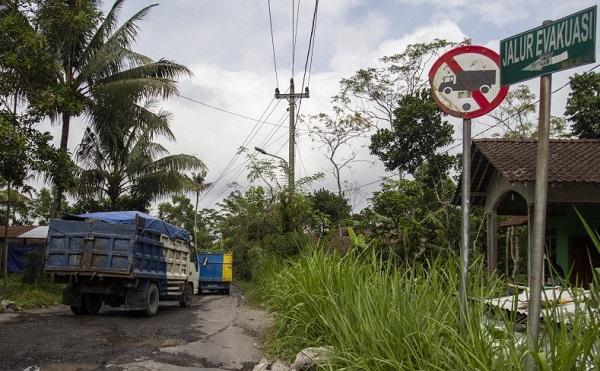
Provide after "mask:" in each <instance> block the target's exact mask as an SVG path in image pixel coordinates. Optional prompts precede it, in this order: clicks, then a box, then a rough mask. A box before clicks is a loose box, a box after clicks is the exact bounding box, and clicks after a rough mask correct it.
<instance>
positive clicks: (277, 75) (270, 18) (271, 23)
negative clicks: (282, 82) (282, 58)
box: [267, 0, 279, 89]
mask: <svg viewBox="0 0 600 371" xmlns="http://www.w3.org/2000/svg"><path fill="white" fill-rule="evenodd" d="M267 5H268V7H269V28H270V29H271V46H272V47H273V68H274V69H275V83H276V84H277V89H279V74H278V73H277V58H276V57H275V38H274V37H273V16H272V14H271V0H267Z"/></svg>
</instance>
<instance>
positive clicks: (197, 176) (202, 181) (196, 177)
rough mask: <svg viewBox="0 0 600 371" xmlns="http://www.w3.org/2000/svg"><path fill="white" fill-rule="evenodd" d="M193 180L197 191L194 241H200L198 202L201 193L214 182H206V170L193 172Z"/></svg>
mask: <svg viewBox="0 0 600 371" xmlns="http://www.w3.org/2000/svg"><path fill="white" fill-rule="evenodd" d="M192 182H193V183H194V192H195V193H196V207H195V208H194V242H195V243H197V242H198V202H199V201H200V193H202V192H204V191H205V190H206V189H207V188H208V187H210V185H211V184H212V183H206V170H203V171H200V172H198V173H192Z"/></svg>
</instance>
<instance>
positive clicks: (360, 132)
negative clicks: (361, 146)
mask: <svg viewBox="0 0 600 371" xmlns="http://www.w3.org/2000/svg"><path fill="white" fill-rule="evenodd" d="M313 122H314V124H313ZM310 124H311V125H310V127H309V131H310V136H311V137H312V140H313V142H319V143H320V144H321V146H322V147H323V148H325V153H324V156H325V158H326V159H327V161H329V163H330V164H331V173H332V174H333V177H334V178H335V181H336V185H337V190H338V195H339V196H343V190H342V174H341V173H342V171H343V170H344V169H346V168H350V167H351V166H352V164H353V163H355V162H358V161H360V160H359V159H357V154H356V151H354V149H353V148H355V146H353V145H352V144H353V143H354V141H355V139H358V138H360V137H364V136H365V135H366V133H367V131H368V130H369V129H370V127H371V125H370V123H369V121H368V120H365V119H364V118H363V117H362V115H361V114H359V113H354V114H344V113H343V112H342V110H341V109H340V108H337V107H334V116H330V115H327V114H325V113H320V114H318V115H314V116H311V117H310ZM344 151H346V153H345V154H344V153H343V152H344Z"/></svg>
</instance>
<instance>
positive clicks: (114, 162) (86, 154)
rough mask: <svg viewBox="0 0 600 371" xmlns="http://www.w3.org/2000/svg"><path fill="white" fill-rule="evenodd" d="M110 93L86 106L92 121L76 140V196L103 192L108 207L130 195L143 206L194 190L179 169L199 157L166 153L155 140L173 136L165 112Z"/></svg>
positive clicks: (126, 202)
mask: <svg viewBox="0 0 600 371" xmlns="http://www.w3.org/2000/svg"><path fill="white" fill-rule="evenodd" d="M113 99H114V98H111V99H107V100H106V101H104V102H102V103H101V104H99V105H98V106H95V107H94V108H93V109H92V114H91V116H92V124H91V125H90V126H89V127H88V128H87V129H86V131H85V133H84V136H83V139H82V141H81V144H80V145H79V146H78V149H77V152H76V158H77V161H78V163H79V164H80V166H81V168H80V171H79V174H80V184H81V185H82V188H81V189H80V190H79V194H80V196H82V197H86V196H88V197H89V196H92V197H94V198H96V199H102V198H107V199H108V207H110V208H111V209H121V208H123V207H126V208H130V207H131V205H132V203H131V201H132V199H133V201H135V202H136V203H137V205H140V206H139V207H138V208H141V209H145V208H146V207H147V206H148V203H149V202H150V201H151V200H154V199H156V198H158V197H163V196H167V195H170V194H173V193H178V192H184V191H191V190H194V184H193V182H192V181H191V180H190V179H189V177H187V176H186V174H185V172H186V171H193V170H196V171H197V170H203V169H205V165H204V163H203V162H202V161H201V160H199V159H198V158H196V157H195V156H191V155H186V154H179V155H170V154H169V152H168V151H167V149H166V148H164V147H163V146H162V145H161V144H159V143H157V142H156V141H155V139H156V138H157V137H160V136H162V137H165V138H166V139H168V140H174V139H175V138H174V136H173V133H172V132H171V130H170V128H169V118H170V114H169V113H168V112H166V111H163V110H158V111H157V112H153V111H152V107H153V104H154V102H147V103H146V104H145V105H143V106H141V105H140V106H138V105H135V106H128V107H129V108H130V109H127V107H123V106H122V104H121V100H113ZM144 205H145V207H142V206H144Z"/></svg>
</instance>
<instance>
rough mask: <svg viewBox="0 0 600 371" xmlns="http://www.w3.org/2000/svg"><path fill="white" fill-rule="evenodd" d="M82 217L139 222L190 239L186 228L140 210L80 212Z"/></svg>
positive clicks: (152, 229) (108, 221) (163, 232)
mask: <svg viewBox="0 0 600 371" xmlns="http://www.w3.org/2000/svg"><path fill="white" fill-rule="evenodd" d="M76 217H77V218H81V219H96V220H102V221H103V222H107V223H116V224H136V223H137V224H138V225H141V226H143V227H144V228H145V229H146V230H149V231H153V232H156V233H158V234H164V235H167V236H169V237H170V238H174V239H180V240H184V241H190V234H189V232H188V231H186V230H185V229H182V228H179V227H177V226H174V225H173V224H171V223H167V222H165V221H162V220H160V219H158V218H156V217H154V216H152V215H148V214H145V213H142V212H140V211H106V212H95V213H87V214H80V215H77V216H76Z"/></svg>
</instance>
